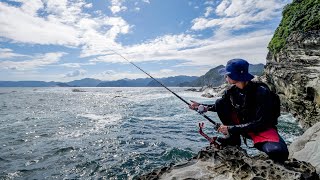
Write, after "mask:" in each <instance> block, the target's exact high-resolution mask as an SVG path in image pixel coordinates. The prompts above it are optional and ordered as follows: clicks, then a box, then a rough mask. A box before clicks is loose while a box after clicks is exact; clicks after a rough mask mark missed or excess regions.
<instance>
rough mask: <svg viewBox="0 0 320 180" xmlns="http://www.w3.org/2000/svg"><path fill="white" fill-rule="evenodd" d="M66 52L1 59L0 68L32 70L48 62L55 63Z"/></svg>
mask: <svg viewBox="0 0 320 180" xmlns="http://www.w3.org/2000/svg"><path fill="white" fill-rule="evenodd" d="M65 54H66V53H63V52H55V53H46V54H41V55H36V56H34V57H32V58H31V59H30V60H24V61H1V62H0V68H3V69H11V70H19V71H24V70H32V69H37V68H40V67H44V66H47V65H50V64H54V63H57V62H58V61H60V59H61V57H62V56H63V55H65Z"/></svg>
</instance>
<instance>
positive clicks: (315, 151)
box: [289, 122, 320, 174]
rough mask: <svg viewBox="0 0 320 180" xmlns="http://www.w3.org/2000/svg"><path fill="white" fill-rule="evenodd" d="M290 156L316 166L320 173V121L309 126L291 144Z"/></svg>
mask: <svg viewBox="0 0 320 180" xmlns="http://www.w3.org/2000/svg"><path fill="white" fill-rule="evenodd" d="M289 152H290V157H291V158H295V159H298V160H300V161H306V162H309V163H310V164H312V165H313V166H315V168H316V170H317V173H318V174H320V122H318V123H316V124H315V125H313V126H312V127H311V128H309V129H308V130H307V131H306V132H305V133H304V134H303V135H302V136H300V137H299V138H298V139H296V140H295V141H294V142H293V143H292V144H291V145H290V146H289Z"/></svg>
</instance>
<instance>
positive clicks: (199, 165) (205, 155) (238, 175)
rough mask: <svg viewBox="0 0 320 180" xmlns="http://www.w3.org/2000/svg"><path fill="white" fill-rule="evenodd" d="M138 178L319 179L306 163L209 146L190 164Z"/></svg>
mask: <svg viewBox="0 0 320 180" xmlns="http://www.w3.org/2000/svg"><path fill="white" fill-rule="evenodd" d="M139 179H143V180H144V179H236V180H237V179H319V176H318V174H317V173H316V169H315V168H314V167H313V166H312V165H311V164H310V163H307V162H303V161H298V160H295V159H289V160H288V161H286V162H285V163H284V164H278V163H274V162H273V161H272V160H270V159H268V157H267V156H266V155H264V154H262V155H259V156H255V157H250V156H249V155H247V153H246V152H245V151H244V150H243V149H241V148H240V147H225V148H223V149H221V150H220V149H216V148H214V147H211V146H209V147H206V148H205V149H203V150H202V151H200V152H199V153H198V155H197V156H195V157H194V158H192V159H190V160H189V161H188V162H187V163H184V164H179V165H171V166H168V167H164V168H161V169H158V170H154V171H153V172H151V173H149V174H146V175H143V176H141V177H139Z"/></svg>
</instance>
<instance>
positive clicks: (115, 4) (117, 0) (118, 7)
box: [109, 0, 127, 14]
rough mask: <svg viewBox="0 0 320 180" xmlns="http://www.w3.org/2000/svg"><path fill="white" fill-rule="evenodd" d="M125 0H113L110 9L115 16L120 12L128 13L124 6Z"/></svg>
mask: <svg viewBox="0 0 320 180" xmlns="http://www.w3.org/2000/svg"><path fill="white" fill-rule="evenodd" d="M122 3H123V0H111V6H109V9H110V10H111V12H112V13H113V14H116V13H118V12H120V11H126V10H127V7H125V6H123V5H122Z"/></svg>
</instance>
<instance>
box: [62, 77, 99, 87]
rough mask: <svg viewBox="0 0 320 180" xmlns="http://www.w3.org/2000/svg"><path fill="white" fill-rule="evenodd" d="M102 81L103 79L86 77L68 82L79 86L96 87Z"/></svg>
mask: <svg viewBox="0 0 320 180" xmlns="http://www.w3.org/2000/svg"><path fill="white" fill-rule="evenodd" d="M101 82H102V81H101V80H98V79H92V78H84V79H80V80H74V81H70V82H68V83H67V84H68V85H69V86H78V87H96V86H97V85H98V84H100V83H101Z"/></svg>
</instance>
